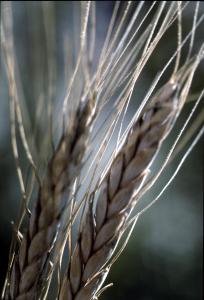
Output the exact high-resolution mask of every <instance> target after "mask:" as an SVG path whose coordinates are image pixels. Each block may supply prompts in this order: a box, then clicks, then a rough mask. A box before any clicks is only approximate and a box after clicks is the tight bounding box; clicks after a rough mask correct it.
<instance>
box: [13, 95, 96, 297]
mask: <svg viewBox="0 0 204 300" xmlns="http://www.w3.org/2000/svg"><path fill="white" fill-rule="evenodd" d="M94 103H95V101H94V99H91V100H90V101H87V102H85V103H81V105H80V106H79V109H78V110H77V112H76V118H75V119H74V121H75V122H74V123H73V126H72V127H71V128H70V127H69V129H68V130H67V131H66V133H65V134H64V135H63V136H62V137H61V139H60V142H59V144H58V147H57V149H56V151H55V153H54V155H53V157H52V158H51V160H50V162H49V164H48V169H47V174H46V176H45V177H44V180H43V183H42V186H41V187H40V189H39V193H38V199H37V201H36V205H35V208H34V210H33V212H32V216H31V218H30V221H29V230H28V232H27V233H26V234H25V235H24V237H23V241H22V243H21V245H20V248H19V251H18V254H17V256H16V259H15V262H14V265H13V268H12V271H11V280H10V299H18V300H19V299H27V298H28V297H29V299H36V293H37V291H38V292H39V290H38V285H39V284H40V280H42V276H46V274H45V266H46V263H47V260H48V255H49V252H50V250H51V248H52V246H53V242H54V239H55V237H56V234H57V232H58V229H59V226H60V222H61V217H62V212H63V210H64V208H65V204H66V203H65V200H62V199H63V198H62V194H63V192H65V191H67V190H68V192H69V189H70V188H71V185H72V183H73V181H74V179H75V178H76V177H77V175H78V173H79V171H80V170H81V167H82V157H83V154H84V152H85V148H86V143H87V137H88V133H89V130H90V126H91V123H92V121H93V116H94V114H93V112H94Z"/></svg>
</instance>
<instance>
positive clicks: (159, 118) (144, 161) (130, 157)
mask: <svg viewBox="0 0 204 300" xmlns="http://www.w3.org/2000/svg"><path fill="white" fill-rule="evenodd" d="M177 92H178V87H177V85H176V84H175V83H171V82H169V83H167V84H166V85H165V86H163V87H162V88H161V90H160V91H159V92H158V93H157V94H156V96H155V97H154V98H153V99H152V100H151V101H150V102H149V103H148V104H147V106H146V107H145V109H144V111H143V113H142V114H141V116H140V117H139V119H138V120H137V121H136V122H135V123H134V124H133V126H132V128H131V130H130V132H129V133H128V136H127V138H126V140H125V142H124V144H123V146H122V147H121V149H120V151H119V152H118V154H117V155H116V157H115V159H114V161H113V163H112V165H111V167H110V169H109V171H108V173H107V175H106V176H105V178H104V179H103V181H102V183H101V184H100V190H99V197H98V200H97V204H96V213H95V216H93V209H92V205H89V208H88V212H87V215H86V218H85V221H84V224H83V226H82V228H83V229H82V231H81V233H80V236H79V239H78V241H77V243H76V246H75V249H74V252H73V255H72V257H71V261H70V264H69V269H68V273H67V278H65V279H64V283H63V286H62V289H61V295H60V300H62V299H63V300H64V299H67V300H71V299H77V300H82V299H83V300H88V299H92V297H93V296H94V295H95V294H96V293H97V291H99V289H100V286H101V285H99V286H98V288H96V286H94V285H93V288H91V287H90V286H91V282H92V281H93V280H94V279H95V278H98V277H97V276H98V274H100V276H102V275H101V274H102V273H101V270H102V269H103V267H104V266H105V264H106V263H107V262H108V260H109V259H110V258H111V256H112V254H113V252H114V249H115V247H116V244H117V242H118V239H119V237H120V233H121V231H122V228H123V226H124V224H125V222H126V220H127V217H128V215H129V213H130V211H131V209H132V207H133V206H134V204H135V201H134V202H133V201H131V199H132V195H133V194H134V195H135V194H136V193H137V192H138V191H139V190H140V188H141V186H142V184H143V182H144V179H145V177H146V174H147V171H148V168H149V167H150V165H151V163H152V162H153V160H154V158H155V155H156V153H157V152H158V150H159V148H160V146H161V143H162V141H163V140H164V138H165V137H166V135H167V134H168V132H169V130H170V129H171V127H172V124H173V122H174V121H175V118H176V116H177V111H178V97H177ZM98 272H99V273H98ZM95 276H96V277H95ZM101 280H102V279H101ZM87 286H89V289H88V288H87ZM85 290H86V295H85V294H84V293H85V292H84V291H85ZM87 290H88V291H87Z"/></svg>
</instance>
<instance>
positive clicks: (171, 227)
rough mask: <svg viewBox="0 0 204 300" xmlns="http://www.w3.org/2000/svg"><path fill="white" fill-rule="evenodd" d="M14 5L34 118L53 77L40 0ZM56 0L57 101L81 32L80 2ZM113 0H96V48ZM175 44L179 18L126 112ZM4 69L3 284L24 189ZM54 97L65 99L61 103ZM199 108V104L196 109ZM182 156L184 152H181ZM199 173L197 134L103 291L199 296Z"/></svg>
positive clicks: (128, 295) (0, 100)
mask: <svg viewBox="0 0 204 300" xmlns="http://www.w3.org/2000/svg"><path fill="white" fill-rule="evenodd" d="M150 4H151V2H146V3H145V9H147V8H148V7H149V5H150ZM12 5H13V10H14V36H15V45H16V52H17V59H18V63H19V70H20V74H21V80H22V88H23V92H24V95H25V99H26V103H27V106H28V114H29V116H30V119H31V124H32V120H33V111H34V109H36V101H37V100H36V98H37V97H38V96H39V90H42V89H45V90H46V84H47V80H48V75H47V73H46V63H45V61H46V42H45V35H44V27H43V21H42V20H43V19H42V7H41V2H40V1H39V2H38V1H29V2H26V1H16V2H15V3H13V4H12ZM48 5H49V3H48ZM52 5H53V7H54V15H55V30H56V39H55V49H54V50H53V51H54V52H53V53H54V55H56V58H57V60H56V61H57V72H56V74H57V76H56V100H55V103H56V106H57V105H58V106H59V103H61V102H60V101H61V100H62V98H63V95H64V93H65V82H64V63H65V58H64V53H63V42H64V37H65V36H69V38H70V39H69V40H68V44H69V45H68V46H69V48H70V49H71V48H72V47H73V44H74V41H75V36H76V35H77V34H78V33H79V32H78V31H79V28H76V27H75V25H76V24H77V22H76V20H75V19H74V11H75V13H76V14H77V10H78V8H79V3H77V2H75V3H72V2H66V1H58V2H57V3H56V2H55V1H53V2H52ZM113 5H114V2H113V1H103V2H102V1H97V2H96V17H97V28H96V30H97V35H96V45H97V49H96V52H97V51H98V52H99V51H100V48H101V46H102V43H103V40H104V37H105V32H106V29H107V25H108V22H109V20H110V16H111V13H112V10H113ZM134 5H137V4H134ZM193 9H194V6H193V3H192V2H191V3H190V4H189V7H187V9H186V10H185V12H184V16H183V24H184V33H187V32H188V31H189V29H190V28H191V24H192V19H193ZM200 11H201V12H204V4H203V3H201V5H200ZM201 27H202V28H199V30H198V33H197V34H196V44H195V46H196V47H199V45H200V43H201V39H202V38H203V37H204V30H203V26H202V25H201ZM175 47H176V26H175V27H173V28H171V30H169V34H168V35H166V36H165V38H164V39H163V40H162V42H161V45H160V46H159V48H158V50H157V51H156V52H155V54H154V55H153V57H152V59H151V60H150V61H149V62H148V64H147V68H146V69H145V72H144V73H143V75H142V77H141V79H140V80H139V83H138V85H137V90H136V92H135V93H134V95H133V101H132V103H131V105H130V109H129V115H132V114H133V113H134V111H135V106H136V105H137V104H138V103H139V101H140V100H141V97H142V96H143V95H144V92H145V91H147V89H148V86H149V85H150V84H151V81H152V80H153V78H154V76H155V75H156V74H157V72H158V71H159V70H161V68H162V66H163V65H164V63H165V59H166V58H168V51H170V50H169V49H171V48H172V49H175ZM185 51H187V50H185ZM185 51H184V53H185ZM75 56H76V54H75V52H74V51H73V52H71V54H69V59H72V62H70V66H71V65H72V64H73V61H75V58H76V57H75ZM0 72H1V73H0V199H1V200H0V245H1V248H0V249H1V250H0V252H1V255H0V286H2V285H3V280H4V277H5V273H6V268H7V261H8V251H9V243H10V239H11V229H12V228H11V220H15V218H16V216H17V209H18V203H19V200H20V192H19V187H18V183H17V177H16V170H15V164H14V159H13V156H12V150H11V143H10V131H9V101H8V88H7V82H6V76H5V70H4V67H3V64H2V65H1V69H0ZM199 72H200V73H199V76H197V77H196V81H195V83H194V86H193V91H194V92H197V91H199V90H201V89H202V88H203V78H204V66H203V65H201V67H200V68H199ZM163 80H165V79H163ZM137 98H138V99H137ZM57 99H61V100H59V103H58V100H57ZM191 107H192V105H191V104H188V105H187V106H186V108H185V110H184V113H183V115H182V117H181V119H180V121H179V122H180V123H179V124H182V121H184V120H185V118H186V116H187V113H188V112H189V111H190V109H191ZM200 109H201V106H200V107H199V108H198V110H200ZM195 117H196V116H195ZM42 120H43V116H42ZM44 122H46V120H45V121H44ZM46 126H47V125H46V123H45V124H43V125H42V127H40V128H39V131H40V132H39V138H38V139H39V140H38V141H37V143H39V142H40V139H41V138H42V137H43V134H44V129H45V128H46ZM178 130H179V126H178V127H177V130H175V132H173V133H172V134H171V137H170V140H169V144H167V145H166V148H165V147H164V149H163V150H162V151H163V152H162V153H161V156H160V157H164V155H165V153H166V151H167V149H168V145H170V143H171V142H172V141H173V139H174V138H175V136H176V134H178ZM181 157H182V154H181V155H180V157H179V158H181ZM179 158H178V159H177V160H176V161H175V163H172V164H171V166H170V167H169V168H168V170H167V172H165V175H164V176H162V178H161V179H160V180H159V182H158V184H157V185H156V187H155V188H154V189H152V190H151V191H150V192H148V193H147V195H146V196H145V199H144V201H148V200H151V199H153V197H154V196H155V195H157V193H158V192H159V191H160V189H161V187H162V186H163V184H164V183H165V182H166V180H167V178H169V176H170V174H172V171H173V170H174V169H175V167H176V165H177V163H178V161H179ZM23 160H24V158H22V161H23ZM202 181H203V145H202V141H200V142H199V143H198V144H197V146H196V147H195V149H194V150H193V152H192V153H191V155H190V157H189V158H188V159H187V161H186V162H185V164H184V166H183V168H182V170H181V171H180V172H179V174H178V176H177V177H176V179H175V180H174V182H173V183H172V184H171V186H170V187H169V188H168V190H167V191H166V192H165V194H164V195H163V196H162V197H161V199H160V201H159V202H158V203H157V204H156V205H155V206H153V207H152V208H151V209H150V210H148V211H147V212H146V213H145V214H144V215H143V216H142V217H141V218H140V219H139V221H138V223H137V225H136V227H135V230H134V232H133V235H132V237H131V239H130V241H129V244H128V246H127V247H126V250H125V251H124V253H123V255H122V256H121V257H120V259H119V260H118V261H117V262H116V263H115V265H114V266H113V268H112V270H111V272H110V275H109V277H108V279H107V281H106V282H107V283H109V282H113V283H114V286H113V287H112V288H110V289H108V290H107V291H106V292H104V295H103V296H102V297H101V299H103V300H111V299H118V300H120V299H121V300H122V299H127V300H128V299H138V300H150V299H152V300H153V299H171V300H173V299H176V300H177V299H179V300H199V299H202V239H203V229H202V223H203V219H202V218H203V217H202V211H203V203H202Z"/></svg>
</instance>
